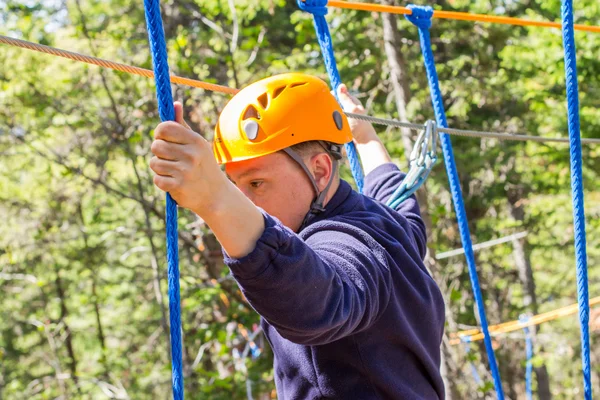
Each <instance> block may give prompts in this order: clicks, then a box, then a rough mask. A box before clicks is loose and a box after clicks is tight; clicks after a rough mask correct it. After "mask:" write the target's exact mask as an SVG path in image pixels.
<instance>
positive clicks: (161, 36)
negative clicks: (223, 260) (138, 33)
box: [144, 0, 183, 400]
mask: <svg viewBox="0 0 600 400" xmlns="http://www.w3.org/2000/svg"><path fill="white" fill-rule="evenodd" d="M144 7H145V9H146V24H147V25H148V37H149V39H150V51H151V53H152V62H153V64H154V78H155V82H156V97H157V99H158V113H159V114H160V119H161V120H162V121H173V120H175V110H174V108H173V95H172V93H171V81H170V78H169V65H168V63H167V45H166V43H165V32H164V30H163V24H162V18H161V15H160V3H159V1H158V0H144ZM166 225H167V261H168V282H169V318H170V329H171V362H172V375H173V376H172V379H173V398H174V400H182V399H183V368H182V354H181V347H182V346H181V305H180V297H179V247H178V246H179V244H178V240H177V239H178V235H177V203H176V202H175V200H173V199H172V198H171V195H170V194H168V193H167V205H166Z"/></svg>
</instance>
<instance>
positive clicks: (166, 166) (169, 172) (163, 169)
mask: <svg viewBox="0 0 600 400" xmlns="http://www.w3.org/2000/svg"><path fill="white" fill-rule="evenodd" d="M150 169H151V170H152V171H154V173H156V174H158V175H161V176H170V177H173V176H175V175H176V174H177V172H180V171H181V165H180V163H179V162H177V161H171V160H163V159H161V158H158V157H156V156H155V157H152V159H151V160H150Z"/></svg>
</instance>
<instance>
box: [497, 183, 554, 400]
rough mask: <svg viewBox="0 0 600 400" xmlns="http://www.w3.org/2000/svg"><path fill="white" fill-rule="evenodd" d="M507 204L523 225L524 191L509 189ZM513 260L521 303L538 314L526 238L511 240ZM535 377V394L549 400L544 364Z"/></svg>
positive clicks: (534, 329)
mask: <svg viewBox="0 0 600 400" xmlns="http://www.w3.org/2000/svg"><path fill="white" fill-rule="evenodd" d="M507 197H508V203H509V206H510V213H511V215H512V217H513V218H514V219H515V220H517V221H519V222H521V223H523V222H524V221H525V210H524V208H523V203H522V199H523V197H524V190H523V188H521V187H516V188H514V189H512V190H510V189H509V191H508V193H507ZM512 244H513V258H514V261H515V266H516V267H517V271H518V274H519V279H520V280H521V283H522V285H523V289H524V296H523V302H524V305H525V307H527V308H529V309H530V310H531V312H532V313H533V314H537V313H538V302H537V296H536V290H535V279H534V277H533V270H532V268H531V258H530V253H529V251H528V242H527V238H526V237H525V238H522V239H513V241H512ZM530 332H531V339H532V340H533V343H534V344H535V343H536V342H537V327H536V326H532V327H531V328H530ZM538 349H539V350H538V351H540V352H542V351H543V350H544V349H543V347H542V346H539V347H538ZM534 371H535V376H536V378H537V386H538V387H537V393H538V396H539V399H540V400H550V399H551V398H552V393H551V392H550V377H549V375H548V369H547V368H546V364H542V365H541V366H539V367H537V368H534Z"/></svg>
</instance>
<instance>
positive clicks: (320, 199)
mask: <svg viewBox="0 0 600 400" xmlns="http://www.w3.org/2000/svg"><path fill="white" fill-rule="evenodd" d="M319 143H321V145H323V146H324V147H325V150H326V151H327V153H328V154H330V155H331V156H332V157H333V160H332V169H331V175H330V177H329V182H327V186H325V189H323V191H322V192H320V191H319V187H318V186H317V182H316V181H315V178H314V176H313V174H312V173H311V172H310V171H309V169H308V167H307V166H306V164H305V163H304V160H303V159H302V157H300V155H299V154H298V153H297V152H296V151H294V150H292V149H291V148H290V147H288V148H285V149H283V151H285V152H286V154H287V155H289V156H290V157H291V158H292V159H293V160H294V161H296V162H297V163H298V164H299V165H300V166H301V167H302V169H303V170H304V172H305V173H306V175H307V176H308V179H309V180H310V182H311V183H312V185H313V188H314V189H315V193H316V195H315V198H314V200H313V201H312V203H311V205H310V210H309V211H308V213H307V214H306V217H304V221H302V225H300V228H299V231H301V230H302V229H303V228H304V227H305V226H306V224H308V222H309V221H310V220H311V219H312V218H313V217H314V216H315V215H316V214H320V213H322V212H323V211H325V207H324V206H323V203H324V202H325V197H326V196H327V192H329V188H330V187H331V185H332V184H333V180H334V179H335V174H336V172H337V167H338V157H337V154H331V152H330V151H331V150H330V146H327V145H329V143H326V142H319ZM332 146H337V145H332ZM337 148H339V146H338V147H337ZM340 155H341V153H340Z"/></svg>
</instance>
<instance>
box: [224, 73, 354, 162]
mask: <svg viewBox="0 0 600 400" xmlns="http://www.w3.org/2000/svg"><path fill="white" fill-rule="evenodd" d="M312 140H317V141H325V142H330V143H334V144H338V145H342V144H345V143H348V142H350V141H351V140H352V133H351V131H350V126H349V125H348V121H347V119H346V116H345V115H344V113H343V111H342V108H341V107H340V105H339V104H338V102H337V101H336V99H335V97H333V95H332V94H331V92H330V91H329V87H328V86H327V84H326V83H325V82H323V81H322V80H321V79H319V78H316V77H314V76H310V75H306V74H300V73H288V74H281V75H275V76H272V77H270V78H266V79H263V80H260V81H258V82H255V83H253V84H251V85H249V86H247V87H245V88H244V89H242V90H241V91H240V92H238V93H237V94H236V95H235V96H234V97H233V98H232V99H231V100H230V101H229V103H227V105H226V106H225V108H224V109H223V112H221V115H220V116H219V120H218V122H217V126H216V129H215V137H214V141H213V150H214V153H215V158H216V159H217V162H219V164H226V163H229V162H235V161H242V160H247V159H250V158H255V157H261V156H265V155H267V154H271V153H275V152H277V151H280V150H284V149H286V148H288V147H290V146H293V145H295V144H298V143H302V142H307V141H312Z"/></svg>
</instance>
